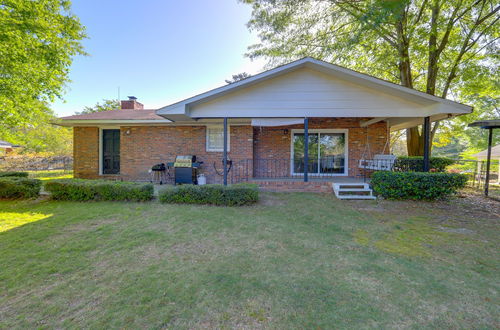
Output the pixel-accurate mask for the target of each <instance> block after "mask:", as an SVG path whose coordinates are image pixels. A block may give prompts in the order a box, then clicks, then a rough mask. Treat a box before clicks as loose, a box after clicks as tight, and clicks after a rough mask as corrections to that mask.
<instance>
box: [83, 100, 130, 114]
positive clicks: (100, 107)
mask: <svg viewBox="0 0 500 330" xmlns="http://www.w3.org/2000/svg"><path fill="white" fill-rule="evenodd" d="M117 109H120V101H119V100H102V104H101V103H99V102H97V103H96V104H95V105H94V106H92V107H85V108H83V111H81V112H76V114H77V115H83V114H86V113H95V112H103V111H110V110H117Z"/></svg>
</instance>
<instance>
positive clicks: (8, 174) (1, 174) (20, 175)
mask: <svg viewBox="0 0 500 330" xmlns="http://www.w3.org/2000/svg"><path fill="white" fill-rule="evenodd" d="M28 174H29V173H28V172H0V178H5V177H18V178H27V177H28Z"/></svg>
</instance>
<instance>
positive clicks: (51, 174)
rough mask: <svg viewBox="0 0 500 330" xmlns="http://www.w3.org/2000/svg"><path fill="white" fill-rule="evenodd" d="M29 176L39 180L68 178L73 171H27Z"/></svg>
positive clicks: (71, 175)
mask: <svg viewBox="0 0 500 330" xmlns="http://www.w3.org/2000/svg"><path fill="white" fill-rule="evenodd" d="M28 173H29V176H30V178H34V179H40V180H44V181H45V180H55V179H69V178H72V177H73V171H67V170H48V171H28Z"/></svg>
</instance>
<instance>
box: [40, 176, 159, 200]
mask: <svg viewBox="0 0 500 330" xmlns="http://www.w3.org/2000/svg"><path fill="white" fill-rule="evenodd" d="M45 190H47V191H48V192H50V193H51V198H52V199H55V200H65V201H81V202H83V201H135V202H143V201H148V200H150V199H152V198H153V185H152V184H150V183H136V182H121V181H108V180H83V179H60V180H51V181H47V182H46V183H45Z"/></svg>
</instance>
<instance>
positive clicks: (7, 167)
mask: <svg viewBox="0 0 500 330" xmlns="http://www.w3.org/2000/svg"><path fill="white" fill-rule="evenodd" d="M52 170H62V171H65V172H66V171H67V172H69V171H71V170H73V157H69V156H48V157H33V156H24V155H17V156H10V157H4V158H0V171H52Z"/></svg>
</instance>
